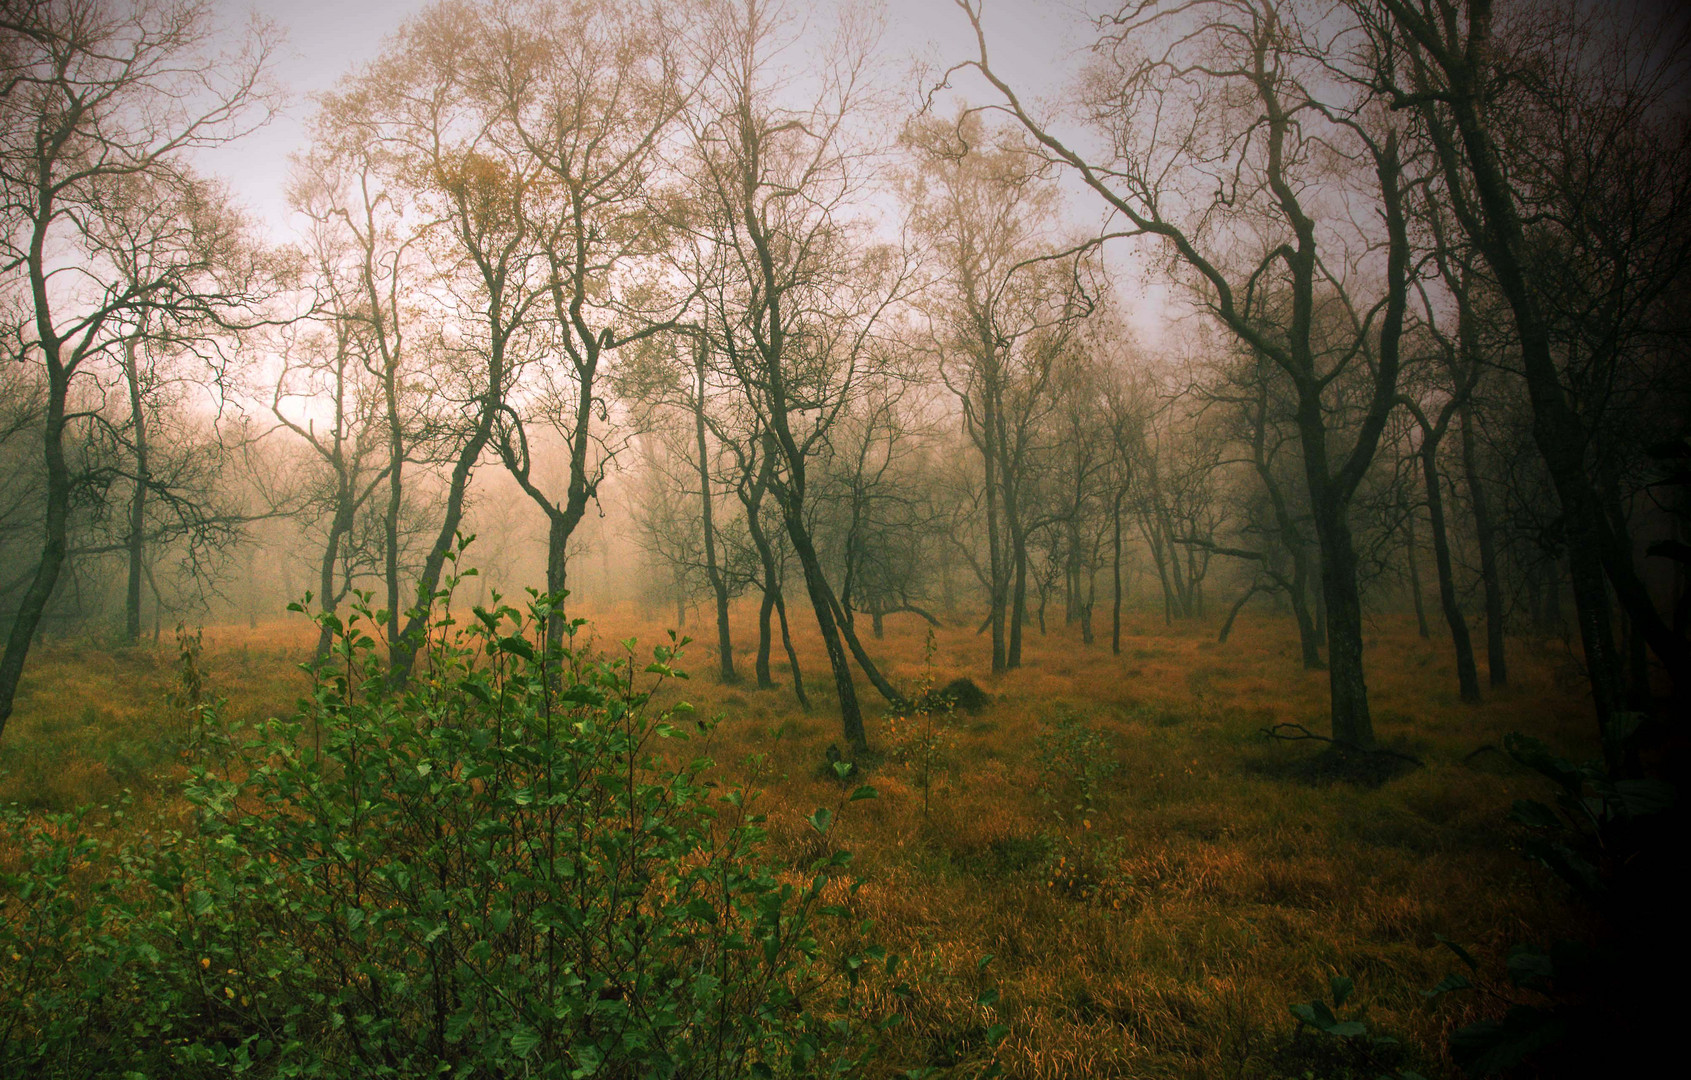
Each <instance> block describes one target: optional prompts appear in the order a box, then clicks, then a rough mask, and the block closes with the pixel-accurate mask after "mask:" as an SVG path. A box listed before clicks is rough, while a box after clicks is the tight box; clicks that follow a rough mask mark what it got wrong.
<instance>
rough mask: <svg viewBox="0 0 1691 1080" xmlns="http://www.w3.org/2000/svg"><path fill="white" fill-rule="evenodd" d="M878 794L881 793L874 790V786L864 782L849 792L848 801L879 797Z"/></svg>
mask: <svg viewBox="0 0 1691 1080" xmlns="http://www.w3.org/2000/svg"><path fill="white" fill-rule="evenodd" d="M880 794H881V793H880V792H878V791H876V790H875V789H874V788H872V787H870V786H869V785H868V784H864V785H863V786H862V787H860V788H858V789H857V790H856V791H854V792H852V793H851V799H850V800H849V801H850V802H857V801H858V800H859V799H874V798H879V797H880Z"/></svg>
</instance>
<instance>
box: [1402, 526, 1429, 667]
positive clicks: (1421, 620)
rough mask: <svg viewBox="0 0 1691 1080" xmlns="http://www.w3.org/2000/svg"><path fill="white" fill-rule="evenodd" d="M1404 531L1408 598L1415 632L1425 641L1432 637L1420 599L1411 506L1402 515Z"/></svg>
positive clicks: (1419, 577)
mask: <svg viewBox="0 0 1691 1080" xmlns="http://www.w3.org/2000/svg"><path fill="white" fill-rule="evenodd" d="M1403 521H1404V530H1405V532H1406V533H1407V534H1408V535H1407V541H1408V542H1407V543H1406V544H1405V545H1404V558H1405V560H1406V561H1407V562H1408V563H1409V596H1410V599H1411V600H1412V601H1413V602H1414V604H1415V631H1416V633H1418V634H1420V635H1421V640H1422V641H1426V640H1428V639H1429V638H1431V637H1432V636H1433V634H1432V631H1431V630H1429V629H1428V628H1427V605H1426V604H1425V603H1423V602H1422V599H1421V567H1420V565H1419V564H1420V560H1419V559H1417V558H1416V557H1415V508H1414V507H1413V506H1411V507H1410V508H1409V513H1407V514H1406V515H1404V519H1403Z"/></svg>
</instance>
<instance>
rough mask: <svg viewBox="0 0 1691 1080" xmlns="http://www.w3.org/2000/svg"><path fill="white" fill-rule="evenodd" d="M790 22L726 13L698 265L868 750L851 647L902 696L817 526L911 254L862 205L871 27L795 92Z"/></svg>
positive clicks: (758, 11) (717, 345) (713, 89)
mask: <svg viewBox="0 0 1691 1080" xmlns="http://www.w3.org/2000/svg"><path fill="white" fill-rule="evenodd" d="M782 19H783V15H782V12H781V10H780V8H779V7H778V6H777V5H775V4H773V3H769V2H766V0H746V2H744V3H741V4H723V5H722V6H720V7H718V8H716V9H715V10H714V12H713V20H712V23H711V26H710V29H709V39H708V40H709V48H710V50H711V55H712V58H713V61H714V63H715V67H714V69H713V73H712V76H711V81H710V85H709V90H708V92H707V93H706V95H705V99H706V107H704V108H702V109H701V110H700V113H699V116H698V118H697V121H696V124H695V130H694V141H695V148H696V149H695V154H694V158H693V166H692V171H693V173H694V176H695V184H696V189H697V190H696V196H697V198H698V199H699V200H700V201H701V215H700V221H699V223H698V224H697V225H696V226H694V235H695V257H694V263H693V269H694V273H695V274H696V275H697V277H696V279H695V280H698V281H699V282H700V289H701V293H702V294H703V300H702V310H703V312H704V316H703V319H702V323H703V330H704V332H705V333H706V334H707V336H708V337H709V339H710V355H711V357H712V358H713V359H714V360H715V361H716V362H717V363H720V364H722V365H723V366H724V371H725V373H726V374H728V375H730V376H731V377H732V380H733V384H734V385H735V386H736V387H738V389H739V390H740V392H741V393H742V394H743V396H744V399H745V402H746V405H747V408H748V409H749V410H750V412H751V414H752V416H753V417H755V427H756V428H757V429H759V430H762V431H764V432H766V433H767V435H768V440H769V441H768V443H767V444H766V453H768V455H769V456H770V459H771V468H770V470H769V479H768V491H769V493H770V494H771V495H773V496H774V498H775V501H776V503H777V505H778V506H779V507H780V510H781V516H782V522H783V524H784V526H785V528H786V533H787V538H788V540H789V541H790V542H791V544H792V548H793V552H794V554H795V555H796V556H797V557H798V560H799V564H800V566H801V567H802V568H803V570H804V575H805V585H806V589H807V591H808V592H809V594H810V601H811V608H812V610H813V611H814V613H815V615H816V621H817V627H818V629H819V630H820V632H821V635H822V640H823V645H824V647H825V648H826V649H827V651H828V658H829V663H830V665H831V666H832V668H833V674H834V686H835V689H836V691H837V692H838V694H839V701H840V713H841V722H842V726H843V730H844V734H845V737H846V740H847V741H848V742H850V743H851V745H852V746H854V747H857V748H862V747H864V746H865V745H866V742H867V739H866V736H865V733H864V729H863V720H862V711H861V708H860V706H859V704H858V701H857V691H856V687H855V685H854V683H853V680H852V675H851V659H855V660H856V661H857V664H858V666H859V667H860V668H861V669H862V670H863V671H864V673H865V675H867V676H868V677H869V679H870V680H871V682H873V683H874V684H875V685H876V687H877V689H878V690H880V692H881V693H882V694H883V695H884V696H886V697H888V698H889V699H896V698H897V692H896V691H895V690H893V688H892V686H891V684H890V683H888V682H887V681H886V679H885V678H884V677H883V676H882V675H881V673H880V671H879V670H878V669H877V668H876V666H875V664H874V662H873V661H872V660H870V658H869V657H868V655H867V653H866V652H865V651H864V650H863V648H862V645H861V643H860V642H859V641H858V640H857V638H856V635H855V634H854V633H853V632H852V630H851V627H850V626H849V625H845V624H844V621H843V619H842V618H841V612H840V608H839V601H838V599H837V597H836V596H835V594H834V590H833V587H832V585H831V584H830V583H829V581H828V579H827V575H826V571H825V569H824V566H823V563H822V558H821V555H820V553H819V552H818V550H817V547H816V544H815V541H814V539H813V537H812V535H811V530H810V524H809V516H808V503H807V499H808V497H809V493H810V492H809V484H810V468H811V463H812V460H813V459H814V458H815V456H816V455H817V454H818V453H820V452H822V451H823V449H824V448H825V447H826V445H827V440H828V439H829V436H830V432H831V430H832V428H833V424H834V421H835V420H836V419H837V418H838V416H839V415H840V412H841V410H843V409H844V408H846V406H847V405H848V403H849V402H851V401H852V400H853V399H854V398H855V397H856V396H857V394H858V393H859V391H860V389H861V387H862V385H863V383H864V382H865V381H868V380H871V379H873V378H875V377H876V375H877V372H878V371H879V370H880V369H881V368H882V367H883V365H884V362H885V360H886V359H887V358H886V356H885V354H884V352H883V351H882V350H880V348H879V343H878V341H877V333H878V331H879V330H880V328H881V325H882V323H883V321H884V320H885V319H886V317H887V315H888V312H889V310H890V309H891V308H892V306H893V305H894V304H895V303H896V302H897V300H898V299H899V298H900V297H901V296H902V294H903V292H904V290H905V286H906V282H907V280H908V276H909V275H908V267H907V265H906V261H905V258H904V255H903V253H902V252H900V251H897V250H894V249H889V248H887V247H885V246H884V245H874V244H869V243H865V242H864V241H865V238H864V236H863V235H862V231H863V230H862V229H861V228H859V227H857V226H855V225H854V222H853V217H852V215H853V209H854V204H853V200H854V199H855V198H856V197H857V196H858V194H859V193H860V189H861V187H862V185H863V183H864V179H865V178H864V172H865V170H866V161H865V156H864V154H865V151H864V148H863V147H861V146H860V144H859V143H858V140H857V139H856V137H855V134H854V132H853V130H852V127H851V125H852V124H853V123H854V122H855V120H856V119H857V116H856V114H857V111H858V110H859V109H860V108H861V107H862V106H863V104H864V101H863V96H864V94H865V92H866V75H867V72H868V56H869V52H870V50H869V48H868V45H869V42H870V40H871V35H872V28H871V27H868V26H862V25H856V24H851V23H849V22H848V23H847V24H846V26H845V27H844V28H843V30H842V36H841V37H840V38H839V39H838V40H837V41H836V42H835V43H833V44H834V47H833V48H831V49H830V50H829V52H828V53H827V55H826V57H825V58H824V60H823V63H822V64H821V66H820V68H819V69H818V70H817V72H816V73H815V78H816V82H817V86H818V91H817V94H816V95H815V96H814V97H813V98H812V99H811V100H810V101H809V102H808V103H798V104H789V103H787V102H786V101H783V100H782V99H781V98H780V97H779V96H778V95H777V94H776V92H775V89H774V84H775V80H776V79H777V78H778V72H777V69H776V67H775V64H776V61H777V56H778V53H779V49H780V35H781V34H782V33H783V32H784V31H783V29H782ZM848 646H849V647H850V650H851V658H848V657H847V653H846V649H847V647H848Z"/></svg>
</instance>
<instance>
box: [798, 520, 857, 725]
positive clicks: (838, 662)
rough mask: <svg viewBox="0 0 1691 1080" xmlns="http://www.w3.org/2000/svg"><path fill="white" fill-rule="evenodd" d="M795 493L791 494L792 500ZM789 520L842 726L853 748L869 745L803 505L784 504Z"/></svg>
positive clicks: (830, 593)
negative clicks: (819, 633)
mask: <svg viewBox="0 0 1691 1080" xmlns="http://www.w3.org/2000/svg"><path fill="white" fill-rule="evenodd" d="M792 498H794V496H792V495H789V499H792ZM782 516H783V517H784V518H785V519H786V523H787V536H788V538H789V539H791V540H792V542H793V552H794V554H796V555H797V556H798V557H799V565H800V566H802V567H803V568H804V583H805V588H806V589H807V590H809V592H810V606H811V608H812V610H813V611H815V613H816V628H817V630H818V631H820V632H821V634H822V646H823V648H825V649H826V650H827V652H828V663H829V665H830V666H831V667H832V668H833V670H834V688H835V690H836V691H837V692H838V694H839V698H840V726H841V731H842V733H843V734H844V735H845V739H846V742H848V743H850V744H851V747H852V749H853V750H856V751H860V752H861V751H864V750H867V749H868V748H869V738H868V736H867V735H866V734H865V733H864V730H863V710H862V707H861V706H860V705H859V704H858V702H857V687H856V685H855V684H854V683H853V682H852V679H851V662H850V661H849V660H848V659H847V658H846V651H845V646H844V645H843V644H842V643H841V641H840V628H839V624H838V623H837V622H836V621H835V619H834V598H833V593H832V591H831V590H830V589H829V588H828V582H827V579H826V578H824V577H823V574H822V561H821V560H820V559H819V558H817V556H816V547H815V545H813V544H812V543H811V542H810V533H809V532H808V531H807V530H806V529H805V525H804V520H803V518H802V516H801V507H800V506H797V505H793V504H792V502H790V501H789V502H787V504H786V505H784V506H783V507H782Z"/></svg>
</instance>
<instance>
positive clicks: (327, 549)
mask: <svg viewBox="0 0 1691 1080" xmlns="http://www.w3.org/2000/svg"><path fill="white" fill-rule="evenodd" d="M337 483H338V485H339V486H340V488H341V490H340V491H339V492H338V493H337V494H336V496H335V517H334V520H333V521H331V522H330V523H329V539H328V541H327V542H326V543H325V544H324V545H323V562H322V564H321V565H320V566H319V567H318V581H317V584H318V588H319V590H320V591H319V592H318V594H317V608H318V610H319V611H321V612H322V613H323V614H325V615H333V614H334V613H335V608H336V607H338V606H339V603H340V595H339V593H338V591H337V590H336V588H335V564H336V563H337V562H339V561H340V557H341V539H342V538H343V537H345V536H346V535H347V534H348V533H350V532H351V531H352V507H351V502H352V494H351V492H350V491H348V490H347V487H348V483H347V478H346V477H344V476H343V477H340V478H339V479H338V481H337ZM334 640H335V632H334V629H333V628H332V627H329V626H323V627H321V628H319V629H318V632H317V650H316V657H317V662H318V663H322V662H323V661H324V660H325V659H326V658H327V657H328V655H329V647H330V646H331V645H333V644H334Z"/></svg>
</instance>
